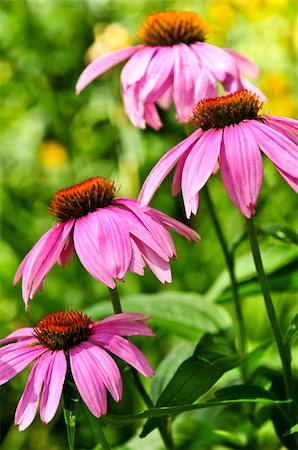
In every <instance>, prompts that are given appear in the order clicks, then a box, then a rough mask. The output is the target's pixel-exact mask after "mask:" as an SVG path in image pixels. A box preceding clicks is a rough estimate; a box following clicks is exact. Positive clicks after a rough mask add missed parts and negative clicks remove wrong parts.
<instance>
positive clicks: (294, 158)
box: [249, 120, 298, 178]
mask: <svg viewBox="0 0 298 450" xmlns="http://www.w3.org/2000/svg"><path fill="white" fill-rule="evenodd" d="M249 126H250V129H251V130H252V132H253V133H254V135H255V139H256V141H257V142H258V145H259V147H260V148H261V150H262V151H263V152H264V153H265V154H266V155H267V156H268V158H270V159H271V161H272V162H273V164H274V165H275V166H276V167H277V169H280V170H281V171H283V172H284V173H286V174H287V175H289V176H290V177H294V178H295V177H297V174H298V146H297V143H296V144H295V143H294V142H293V141H292V140H290V139H287V137H285V136H284V135H283V134H281V133H280V132H278V131H276V130H275V129H273V128H272V127H270V126H268V125H267V124H266V123H261V122H258V121H256V120H251V121H250V122H249ZM296 142H297V141H296Z"/></svg>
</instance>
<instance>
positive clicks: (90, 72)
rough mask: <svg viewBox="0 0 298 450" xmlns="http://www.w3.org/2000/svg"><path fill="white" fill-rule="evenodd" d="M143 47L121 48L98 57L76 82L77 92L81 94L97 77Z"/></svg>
mask: <svg viewBox="0 0 298 450" xmlns="http://www.w3.org/2000/svg"><path fill="white" fill-rule="evenodd" d="M141 48H143V45H136V46H134V47H126V48H121V49H120V50H115V51H113V52H111V53H108V54H107V55H103V56H100V57H99V58H97V59H96V60H95V61H93V62H92V63H91V64H89V66H87V67H86V69H85V70H83V72H82V73H81V75H80V77H79V79H78V81H77V83H76V87H75V89H76V93H77V94H79V93H80V92H81V91H82V90H83V89H84V88H85V87H86V86H88V84H90V83H91V82H92V81H93V80H94V79H95V78H97V77H99V76H100V75H102V74H103V73H104V72H106V71H107V70H109V69H110V68H111V67H113V66H115V65H116V64H119V63H120V62H122V61H124V60H125V59H127V58H129V57H130V56H131V55H133V54H134V53H136V52H137V51H139V50H140V49H141Z"/></svg>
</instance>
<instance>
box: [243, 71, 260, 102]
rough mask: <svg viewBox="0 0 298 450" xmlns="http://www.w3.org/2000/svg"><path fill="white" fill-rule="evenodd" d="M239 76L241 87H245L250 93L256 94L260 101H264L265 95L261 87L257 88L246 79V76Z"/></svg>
mask: <svg viewBox="0 0 298 450" xmlns="http://www.w3.org/2000/svg"><path fill="white" fill-rule="evenodd" d="M240 78H241V83H242V85H243V89H247V90H248V91H250V92H251V93H252V94H256V95H257V96H258V97H259V99H260V101H261V102H266V101H267V97H266V96H265V94H264V93H263V92H262V91H261V89H259V88H257V87H256V86H255V85H254V84H253V83H251V82H250V81H248V80H247V79H246V78H244V77H240Z"/></svg>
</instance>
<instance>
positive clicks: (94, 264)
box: [73, 213, 116, 289]
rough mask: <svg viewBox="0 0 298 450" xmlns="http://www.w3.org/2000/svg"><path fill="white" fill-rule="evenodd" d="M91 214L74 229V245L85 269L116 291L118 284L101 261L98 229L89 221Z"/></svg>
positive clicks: (83, 218)
mask: <svg viewBox="0 0 298 450" xmlns="http://www.w3.org/2000/svg"><path fill="white" fill-rule="evenodd" d="M93 214H94V213H90V214H88V215H87V216H85V217H81V218H80V219H78V220H77V221H76V224H75V227H74V234H73V239H74V245H75V250H76V252H77V255H78V257H79V259H80V261H81V263H82V264H83V266H84V267H85V269H86V270H87V271H88V272H89V273H90V274H91V275H92V276H93V277H94V278H95V279H96V280H99V281H101V282H102V283H104V284H105V285H106V286H108V287H110V288H112V289H114V288H115V286H116V284H115V281H114V279H113V277H112V275H111V274H110V273H109V272H108V271H107V270H106V268H105V267H104V265H103V262H102V260H101V253H100V252H99V250H98V245H99V243H98V240H97V238H96V234H97V227H96V226H95V229H94V221H91V222H90V220H89V218H90V216H91V215H93Z"/></svg>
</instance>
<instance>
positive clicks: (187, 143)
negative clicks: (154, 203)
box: [138, 129, 202, 206]
mask: <svg viewBox="0 0 298 450" xmlns="http://www.w3.org/2000/svg"><path fill="white" fill-rule="evenodd" d="M201 134H202V130H200V129H199V130H196V131H195V132H194V133H192V134H191V135H190V136H189V137H188V138H186V139H184V140H183V141H182V142H180V143H179V144H178V145H176V146H175V147H173V148H172V149H171V150H170V151H169V152H167V153H166V154H165V155H164V156H163V157H162V158H161V159H160V160H159V161H158V163H157V164H156V165H155V166H154V167H153V169H152V170H151V172H150V173H149V175H148V176H147V178H146V180H145V182H144V184H143V186H142V189H141V192H140V194H139V197H138V201H139V202H140V204H141V206H147V205H148V204H149V203H150V201H151V199H152V197H153V195H154V193H155V191H156V190H157V189H158V187H159V186H160V184H161V183H162V181H163V180H164V179H165V177H166V176H167V175H168V173H169V172H170V171H171V170H172V168H173V167H174V166H175V164H177V162H178V161H179V159H180V158H181V157H182V156H183V154H184V152H186V151H189V150H190V148H191V147H192V146H193V144H194V143H195V141H196V140H197V139H199V137H200V136H201Z"/></svg>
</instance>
